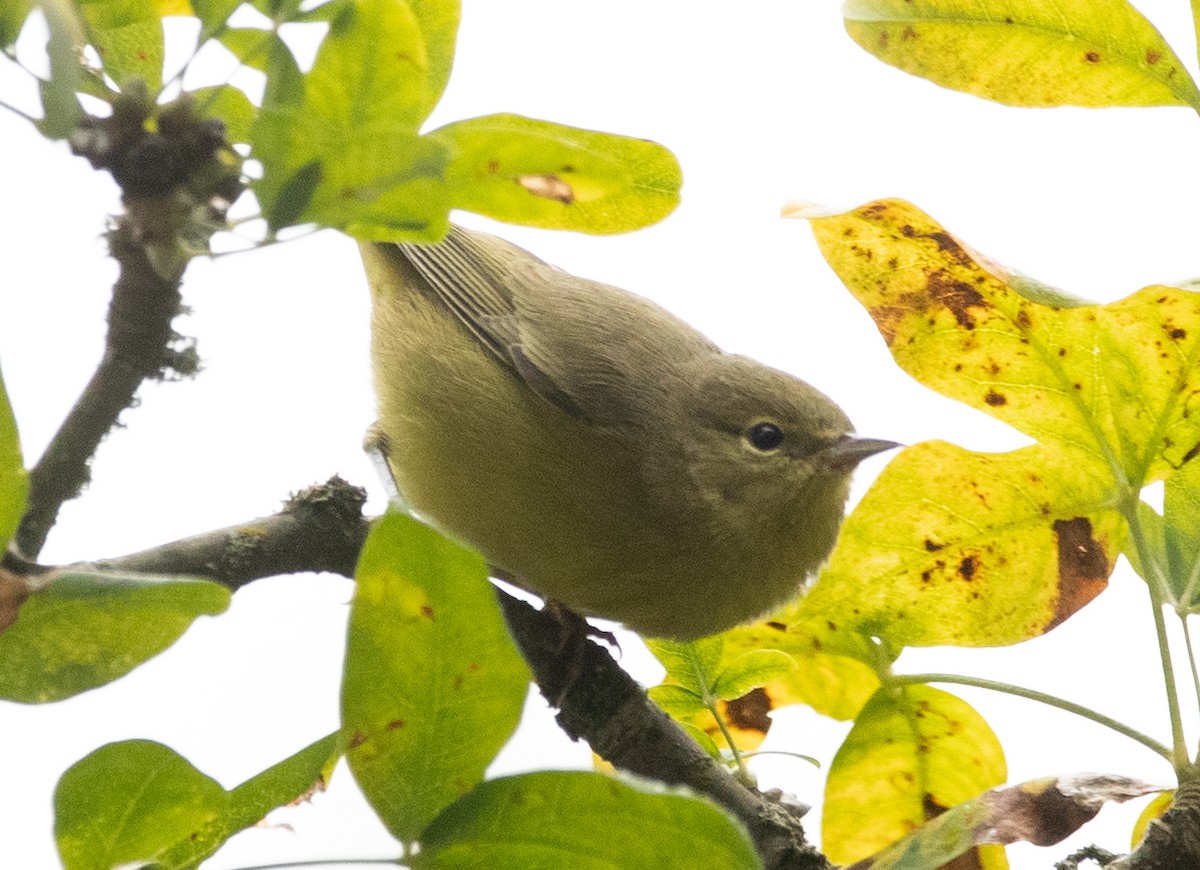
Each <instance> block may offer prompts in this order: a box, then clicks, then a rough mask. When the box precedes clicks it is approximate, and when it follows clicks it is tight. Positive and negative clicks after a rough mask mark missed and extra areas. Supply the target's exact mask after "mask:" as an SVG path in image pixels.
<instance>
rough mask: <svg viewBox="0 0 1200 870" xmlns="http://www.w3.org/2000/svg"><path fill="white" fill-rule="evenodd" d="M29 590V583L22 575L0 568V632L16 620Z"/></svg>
mask: <svg viewBox="0 0 1200 870" xmlns="http://www.w3.org/2000/svg"><path fill="white" fill-rule="evenodd" d="M29 592H30V588H29V583H28V581H27V580H26V579H25V578H24V577H21V576H19V575H17V574H14V573H12V572H11V571H9V570H8V569H6V568H0V632H2V631H4V630H5V629H6V628H8V627H9V626H10V625H12V624H13V623H14V622H16V621H17V615H18V614H19V613H20V611H21V605H22V604H24V603H25V599H26V598H28V597H29Z"/></svg>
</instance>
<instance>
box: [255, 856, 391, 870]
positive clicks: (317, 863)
mask: <svg viewBox="0 0 1200 870" xmlns="http://www.w3.org/2000/svg"><path fill="white" fill-rule="evenodd" d="M399 863H400V860H399V859H398V858H317V859H315V860H312V861H285V862H284V863H282V864H255V865H254V866H252V867H239V868H237V870H289V868H291V867H333V866H334V865H337V866H338V867H341V866H342V865H343V864H355V865H362V866H366V865H374V866H376V867H378V866H381V865H385V864H386V865H387V866H388V867H395V866H396V865H398V864H399Z"/></svg>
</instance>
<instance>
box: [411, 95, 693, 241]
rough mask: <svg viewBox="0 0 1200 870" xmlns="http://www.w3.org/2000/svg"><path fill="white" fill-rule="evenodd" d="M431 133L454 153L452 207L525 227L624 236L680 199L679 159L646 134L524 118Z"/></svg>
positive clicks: (496, 118) (488, 119)
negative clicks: (638, 136) (631, 135)
mask: <svg viewBox="0 0 1200 870" xmlns="http://www.w3.org/2000/svg"><path fill="white" fill-rule="evenodd" d="M430 136H432V137H434V138H436V139H437V140H438V141H440V142H443V143H444V144H445V145H446V146H447V148H449V150H450V153H451V158H450V166H449V168H448V170H447V180H448V183H449V184H450V187H451V198H452V200H453V202H452V205H453V206H454V207H455V208H463V209H467V210H468V211H473V212H478V213H479V214H483V215H487V216H488V217H492V218H495V219H497V220H503V221H508V222H509V223H515V224H525V225H527V226H536V227H547V228H552V229H570V230H579V231H581V232H588V233H620V232H626V231H628V230H633V229H637V228H638V227H644V226H648V225H649V224H653V223H656V222H657V221H660V220H662V219H663V218H664V217H666V216H667V215H668V214H670V213H671V212H672V211H674V209H675V206H676V205H678V204H679V190H680V187H681V186H682V184H683V176H682V173H681V171H680V168H679V163H678V161H677V160H676V159H675V156H674V155H673V154H671V152H670V151H668V150H667V149H666V148H664V147H663V146H661V145H659V144H657V143H655V142H649V141H647V140H645V139H631V138H629V137H626V136H617V135H614V134H612V133H600V132H596V131H594V130H582V129H579V128H577V127H567V126H564V125H562V124H555V123H552V122H550V121H539V120H535V119H532V118H524V117H521V116H520V115H486V116H484V117H481V118H472V119H470V120H466V121H457V122H455V123H453V124H448V125H446V126H445V127H440V128H439V129H437V130H434V131H433V132H432V133H431V134H430Z"/></svg>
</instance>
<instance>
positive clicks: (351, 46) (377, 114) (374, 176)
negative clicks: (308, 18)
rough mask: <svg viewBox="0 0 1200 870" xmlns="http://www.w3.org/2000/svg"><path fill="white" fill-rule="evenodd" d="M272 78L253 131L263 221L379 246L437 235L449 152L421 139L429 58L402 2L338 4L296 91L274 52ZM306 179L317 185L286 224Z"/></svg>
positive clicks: (444, 218)
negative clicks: (312, 226)
mask: <svg viewBox="0 0 1200 870" xmlns="http://www.w3.org/2000/svg"><path fill="white" fill-rule="evenodd" d="M268 68H269V73H268V82H269V84H268V91H267V97H266V98H265V99H264V105H263V110H262V112H261V114H260V116H259V119H258V121H257V122H255V124H254V126H253V127H252V129H251V140H252V145H253V154H254V156H255V157H256V158H257V159H259V160H260V161H262V164H263V170H264V171H263V177H262V179H261V180H260V181H259V182H258V183H257V184H256V185H255V193H256V195H257V196H258V199H259V202H260V203H261V204H262V209H263V213H264V215H265V216H266V217H267V219H268V223H270V224H271V225H272V226H273V227H283V226H286V225H288V224H291V223H307V222H313V223H317V224H320V225H323V226H329V227H335V228H337V229H341V230H343V231H345V232H347V233H349V234H351V235H353V236H356V237H358V238H363V239H371V240H375V241H400V240H410V241H411V240H426V241H433V240H436V239H438V238H440V237H441V236H442V235H444V233H445V231H446V228H447V227H448V225H449V224H448V213H449V200H448V198H447V196H446V193H445V189H444V185H443V183H442V174H443V172H444V169H445V163H446V154H445V149H444V147H443V146H441V145H440V144H438V143H436V142H434V141H432V140H430V139H428V138H421V137H419V136H418V135H417V127H418V125H419V124H420V122H421V120H422V119H423V118H424V114H423V112H424V103H425V96H426V73H427V66H426V56H425V48H424V43H423V41H422V37H421V32H420V29H419V27H418V23H417V19H416V17H415V16H414V15H413V13H412V11H411V10H410V9H409V7H408V5H407V4H406V3H404V2H403V0H353V2H347V3H345V4H343V5H342V6H341V7H340V12H339V14H338V15H337V16H336V17H335V18H334V20H333V22H332V24H331V29H330V33H329V35H328V36H327V37H326V39H325V41H324V42H323V43H322V44H321V49H320V51H319V52H318V54H317V59H316V61H315V63H314V64H313V68H312V71H311V72H310V73H309V74H308V75H307V76H305V77H304V78H303V79H302V80H301V81H302V83H303V84H302V86H301V87H297V85H296V81H295V75H294V74H293V73H292V71H291V66H290V65H289V64H288V62H287V61H285V59H284V58H283V55H282V53H281V52H279V51H272V53H271V61H270V64H269V67H268ZM276 79H278V80H279V83H278V84H274V83H273V82H274V81H275V80H276ZM312 167H316V168H315V169H314V168H312ZM301 172H304V173H306V177H309V178H311V177H312V174H313V173H318V174H319V175H318V177H319V183H318V184H316V185H315V186H314V187H313V189H312V191H311V196H310V197H308V199H307V203H306V204H305V206H304V208H303V209H301V210H300V211H299V212H298V213H295V214H293V208H291V206H293V205H294V203H295V201H296V200H295V199H294V198H285V197H284V194H285V193H290V192H293V191H294V189H295V185H296V184H297V183H298V182H297V175H298V174H299V173H301Z"/></svg>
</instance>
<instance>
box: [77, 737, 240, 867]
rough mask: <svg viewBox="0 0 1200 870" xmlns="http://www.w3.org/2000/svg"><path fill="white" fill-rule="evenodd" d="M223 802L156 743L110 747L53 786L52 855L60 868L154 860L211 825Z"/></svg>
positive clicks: (221, 793)
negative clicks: (55, 854)
mask: <svg viewBox="0 0 1200 870" xmlns="http://www.w3.org/2000/svg"><path fill="white" fill-rule="evenodd" d="M228 805H229V797H228V795H227V794H226V792H225V790H224V789H223V788H221V786H220V784H218V783H217V782H216V781H215V780H213V779H210V778H209V777H207V776H205V775H204V774H202V773H201V772H200V771H198V770H196V768H194V767H193V766H192V765H191V764H190V763H189V762H188V761H187V760H186V759H185V758H183V757H182V756H180V755H179V754H178V753H176V752H175V751H174V750H172V749H169V748H168V747H166V746H163V745H162V744H161V743H154V742H152V741H149V740H126V741H124V742H121V743H110V744H108V745H107V746H102V747H100V748H99V749H97V750H96V751H95V752H93V753H91V754H90V755H88V756H87V757H86V758H83V759H82V760H80V761H78V762H76V763H75V764H74V765H72V766H71V768H70V769H68V770H67V772H66V773H64V774H63V776H62V779H60V780H59V782H58V787H57V788H56V789H55V791H54V819H55V822H54V835H55V838H56V840H57V841H58V853H59V856H60V857H61V858H62V862H63V865H64V866H65V868H66V870H111V868H114V867H122V866H128V865H141V864H143V863H150V862H154V861H156V860H157V859H159V858H160V857H162V856H164V855H165V854H166V853H167V852H169V851H170V850H171V849H172V847H175V846H177V845H178V844H181V843H185V842H187V841H188V840H189V839H190V838H191V837H192V836H198V835H200V833H201V832H203V831H204V830H205V829H206V828H207V827H209V826H211V825H213V824H214V823H216V821H217V820H218V819H219V818H220V817H221V815H222V814H224V813H225V812H226V811H227V809H228ZM167 866H171V865H167Z"/></svg>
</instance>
